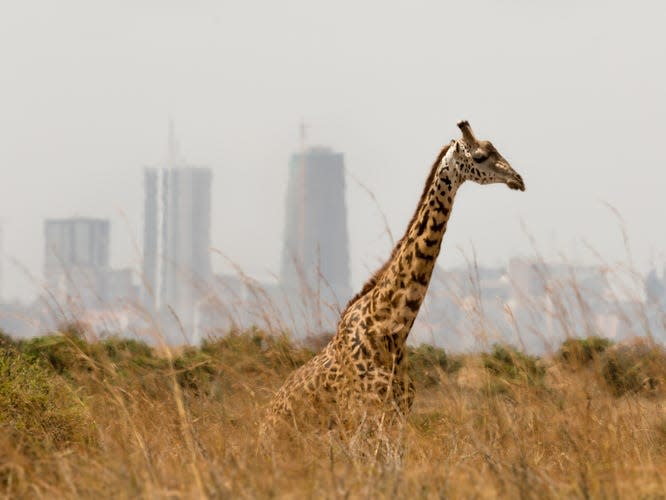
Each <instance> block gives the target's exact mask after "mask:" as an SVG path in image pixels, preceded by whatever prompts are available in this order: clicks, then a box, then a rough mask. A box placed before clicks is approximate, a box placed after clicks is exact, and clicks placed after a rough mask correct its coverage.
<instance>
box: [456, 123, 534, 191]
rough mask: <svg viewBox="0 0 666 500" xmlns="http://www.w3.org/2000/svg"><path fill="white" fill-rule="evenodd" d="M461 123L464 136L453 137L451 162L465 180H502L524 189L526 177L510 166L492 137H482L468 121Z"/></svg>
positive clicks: (487, 182) (497, 181) (489, 182)
mask: <svg viewBox="0 0 666 500" xmlns="http://www.w3.org/2000/svg"><path fill="white" fill-rule="evenodd" d="M458 127H459V128H460V130H461V131H462V139H460V140H457V141H454V144H452V146H451V149H452V150H453V151H452V154H453V157H454V161H453V162H452V164H453V165H455V168H457V169H458V170H459V174H460V175H461V177H462V179H463V180H471V181H474V182H478V183H479V184H496V183H502V184H506V185H507V186H509V187H510V188H511V189H520V190H521V191H525V183H524V182H523V178H522V177H521V176H520V175H519V174H518V173H517V172H516V171H515V170H514V169H513V168H511V165H509V162H508V161H506V160H505V159H504V157H503V156H502V155H501V154H499V152H498V151H497V149H495V146H493V145H492V144H491V143H490V142H489V141H479V140H478V139H477V138H476V137H475V136H474V133H473V132H472V128H471V127H470V126H469V123H468V122H467V121H462V122H459V123H458Z"/></svg>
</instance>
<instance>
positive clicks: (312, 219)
mask: <svg viewBox="0 0 666 500" xmlns="http://www.w3.org/2000/svg"><path fill="white" fill-rule="evenodd" d="M288 182H289V183H288V186H287V203H286V224H285V237H284V247H283V251H282V263H281V270H280V279H281V282H282V284H283V285H284V286H285V287H286V288H288V289H291V290H298V291H299V293H310V294H315V295H317V296H318V297H320V298H321V299H322V300H324V301H327V302H337V303H338V304H341V303H344V302H345V301H346V300H347V299H348V298H349V296H350V295H351V288H350V284H349V242H348V235H347V208H346V205H345V172H344V159H343V155H342V153H336V152H334V151H332V150H331V149H329V148H325V147H312V148H308V149H304V150H303V151H301V152H300V153H297V154H294V155H293V156H292V158H291V161H290V164H289V181H288Z"/></svg>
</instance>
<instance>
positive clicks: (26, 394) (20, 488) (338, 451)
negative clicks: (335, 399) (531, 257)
mask: <svg viewBox="0 0 666 500" xmlns="http://www.w3.org/2000/svg"><path fill="white" fill-rule="evenodd" d="M79 333H80V332H78V331H77V330H76V329H69V331H65V332H64V333H60V334H58V335H52V336H48V337H41V338H37V339H32V340H29V341H21V342H17V341H14V340H12V339H10V338H7V337H3V340H2V342H0V344H1V347H0V351H1V353H2V354H1V357H0V359H1V360H2V361H1V362H0V394H1V395H0V494H1V495H3V496H5V497H7V498H56V497H57V498H77V497H96V498H100V497H102V498H109V497H114V498H202V497H210V498H219V497H224V498H226V497H239V498H257V497H259V498H264V497H287V498H295V497H298V498H301V497H325V498H337V497H344V498H357V497H364V498H368V497H370V498H413V497H422V498H435V497H456V498H461V497H463V498H468V497H479V498H491V497H497V496H501V497H509V498H515V497H524V498H555V497H558V498H559V497H585V498H592V497H595V498H601V497H625V498H639V497H642V498H660V497H663V495H664V492H665V491H666V484H664V482H665V481H666V479H664V478H666V395H665V394H664V392H665V391H664V388H665V387H666V384H665V383H664V382H665V380H664V377H665V375H666V354H665V353H664V351H663V350H662V349H661V348H659V347H656V346H654V345H652V344H649V343H641V344H637V346H638V347H635V346H634V347H630V348H629V347H617V346H612V347H609V346H608V345H601V344H603V342H602V343H600V342H597V341H595V340H594V339H593V340H591V341H588V342H587V343H582V342H577V341H572V342H569V344H568V345H567V346H566V347H565V348H563V349H562V350H561V351H560V352H558V353H557V354H556V355H553V356H549V357H545V358H536V357H532V356H528V355H525V354H522V353H521V352H520V351H518V350H515V349H513V348H511V347H508V346H497V347H495V348H494V349H493V350H491V351H490V352H489V353H487V354H485V355H471V354H470V355H464V356H453V357H452V356H447V355H446V353H444V352H443V351H442V350H440V349H434V348H430V347H422V348H419V349H413V350H412V351H411V352H410V356H411V360H412V369H411V375H412V376H413V377H414V379H415V382H416V386H417V396H416V401H415V405H414V408H413V411H412V412H411V414H410V415H409V417H408V418H407V419H406V421H405V422H403V423H402V425H401V426H400V429H399V432H397V433H394V434H393V435H392V442H391V446H392V451H393V452H394V453H393V455H392V456H388V455H387V454H382V455H381V456H379V455H373V454H372V452H368V450H370V451H371V450H372V449H373V447H372V445H373V443H361V446H360V445H359V442H358V439H357V441H356V442H354V441H353V440H350V439H347V438H348V437H349V436H342V435H340V434H339V433H336V431H335V430H330V431H321V432H318V433H308V434H298V433H294V434H293V435H291V436H289V438H288V439H285V440H284V441H281V442H277V443H275V445H274V446H272V447H270V448H269V449H262V448H261V446H260V443H259V438H258V428H259V423H260V421H261V419H262V417H263V411H264V410H263V409H264V407H265V405H266V404H267V402H268V401H269V399H270V397H271V395H272V394H273V392H274V391H275V389H277V387H278V386H279V385H280V384H281V382H282V381H283V380H284V378H285V377H286V376H287V375H288V373H289V372H290V371H291V370H292V369H294V367H296V366H299V365H300V364H302V363H304V362H305V361H306V360H307V359H309V357H310V356H312V354H313V351H312V350H310V349H307V348H305V347H299V346H296V345H294V344H292V343H291V342H290V341H289V340H288V339H287V338H284V337H273V336H269V335H266V334H264V333H262V332H261V331H258V330H254V331H248V332H243V333H232V334H230V335H228V336H227V337H225V338H223V339H220V340H216V341H210V342H205V343H204V344H203V345H202V346H201V347H200V348H184V349H180V350H178V351H177V352H170V353H169V354H168V355H167V354H166V353H164V352H158V351H156V350H154V349H152V348H150V347H148V346H146V345H145V344H142V343H140V342H136V341H127V340H122V339H118V338H113V337H111V338H106V339H100V340H98V341H95V342H86V341H84V340H82V338H81V336H80V335H79ZM588 344H591V345H593V346H595V347H594V348H589V346H588ZM648 358H649V363H645V362H644V360H646V359H648ZM609 366H610V367H613V368H612V370H614V372H613V373H614V375H612V376H611V375H609V374H608V373H609V370H610V368H609ZM622 376H625V377H628V378H627V380H632V381H636V380H638V381H639V382H638V383H634V384H633V385H631V384H624V382H622V380H623V379H621V378H618V377H622ZM623 384H624V385H623ZM356 438H360V439H363V436H356ZM380 438H381V436H377V435H375V436H366V439H367V440H372V439H375V440H377V439H380ZM364 444H365V445H369V446H362V445H364Z"/></svg>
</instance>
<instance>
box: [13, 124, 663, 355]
mask: <svg viewBox="0 0 666 500" xmlns="http://www.w3.org/2000/svg"><path fill="white" fill-rule="evenodd" d="M303 142H304V141H302V144H301V147H300V150H299V151H298V152H296V153H294V154H293V155H292V157H291V159H290V161H289V163H288V165H287V169H288V170H287V173H288V185H287V193H286V200H285V210H286V217H285V226H284V239H283V248H282V254H281V261H280V270H279V275H278V279H277V280H276V282H275V283H268V284H267V283H261V282H258V281H256V280H255V279H253V278H252V277H250V276H247V275H245V274H243V272H242V271H240V270H239V271H238V272H236V273H234V274H226V275H225V274H215V273H214V272H213V270H212V266H211V185H212V171H211V169H209V168H207V167H204V166H198V165H192V164H189V163H188V162H186V161H185V160H184V159H183V158H182V157H181V156H180V153H179V151H178V145H177V142H176V138H175V134H174V131H173V127H172V126H170V128H169V139H168V153H167V156H166V159H165V161H163V162H162V163H161V164H158V165H153V166H149V167H146V168H145V169H144V171H143V186H144V203H143V241H142V263H141V266H140V268H139V269H130V268H124V269H115V268H113V267H112V266H111V264H110V243H111V225H110V222H109V221H108V220H106V219H97V218H89V217H70V218H64V219H48V220H46V221H45V222H44V272H43V276H44V287H43V289H44V293H43V295H42V297H40V299H39V300H38V301H36V302H35V304H32V305H28V306H25V305H21V304H11V305H10V304H4V305H0V328H2V329H5V330H6V331H9V332H12V333H14V334H24V335H35V334H39V333H43V332H44V331H47V330H48V329H50V328H53V327H55V326H57V325H58V324H59V323H64V322H72V321H79V322H83V323H86V324H88V325H90V326H91V328H92V329H93V330H94V331H96V332H111V333H122V334H124V335H136V336H139V337H141V338H143V339H145V340H148V341H153V342H155V343H157V342H162V341H166V342H169V343H173V344H183V343H197V342H199V341H201V340H202V339H204V338H206V337H208V336H216V335H222V334H225V333H227V332H229V331H230V330H233V329H241V328H248V327H252V326H258V327H260V328H265V329H268V330H270V331H273V332H289V333H290V334H291V335H293V336H294V337H296V338H300V339H303V338H305V337H308V336H312V335H318V334H321V333H326V332H329V333H330V332H332V331H334V329H335V326H336V322H337V320H338V317H339V313H340V311H341V309H342V307H344V304H345V303H346V302H347V301H348V300H349V298H350V297H351V296H352V294H353V290H352V287H351V280H350V258H349V236H348V229H347V220H348V214H347V207H346V201H345V191H346V186H345V165H344V156H343V154H342V153H339V152H335V151H333V150H332V149H330V148H326V147H321V146H319V147H305V145H304V144H303ZM616 271H617V270H613V269H607V268H605V267H602V266H571V265H552V264H548V263H545V262H541V261H538V260H531V259H521V258H514V259H511V261H510V262H509V263H508V265H507V266H506V267H498V268H480V267H475V266H471V265H470V267H469V268H468V269H455V270H448V271H444V270H442V269H441V268H436V269H435V272H434V274H433V278H432V280H431V283H430V288H429V291H428V295H427V297H426V301H425V303H424V305H423V307H422V309H421V311H420V314H419V316H418V318H417V320H416V323H415V325H414V329H413V333H412V334H411V337H410V341H411V342H413V343H417V344H418V343H430V344H435V345H440V346H443V347H446V348H449V349H452V350H455V351H467V350H471V349H478V348H484V347H487V346H488V345H490V344H492V343H494V342H507V341H508V342H511V343H513V344H515V345H518V346H521V347H523V348H525V349H527V350H529V351H533V352H543V351H548V350H551V349H553V348H557V346H558V345H559V344H560V342H561V341H562V340H564V339H565V338H568V337H577V336H590V335H600V336H605V337H609V338H612V339H618V340H619V339H622V338H626V337H631V336H636V335H646V334H648V335H651V336H653V337H654V338H655V339H657V340H660V341H663V342H665V343H666V315H665V314H664V311H666V269H664V270H663V271H662V273H661V274H659V273H658V272H657V270H653V271H651V272H650V273H649V274H648V275H647V276H646V277H645V278H644V279H643V277H640V276H636V275H635V274H634V273H632V272H625V273H617V272H616ZM0 278H1V273H0Z"/></svg>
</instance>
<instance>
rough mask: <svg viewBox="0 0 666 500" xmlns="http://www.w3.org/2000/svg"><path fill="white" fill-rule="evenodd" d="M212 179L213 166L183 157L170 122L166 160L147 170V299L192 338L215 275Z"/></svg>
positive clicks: (148, 303)
mask: <svg viewBox="0 0 666 500" xmlns="http://www.w3.org/2000/svg"><path fill="white" fill-rule="evenodd" d="M211 181H212V172H211V170H210V169H209V168H205V167H198V166H193V165H189V164H187V163H186V161H185V160H183V159H182V157H181V156H180V154H179V152H178V145H177V143H176V138H175V134H174V130H173V124H172V123H170V124H169V141H168V155H167V159H166V161H165V162H164V164H163V165H160V166H157V167H149V168H146V169H145V170H144V190H145V198H144V241H143V248H144V251H143V276H144V282H145V293H144V297H145V303H146V304H147V305H148V306H149V307H150V308H151V309H152V310H153V311H156V312H160V313H164V317H165V318H168V317H169V316H172V314H171V312H173V313H174V314H175V315H176V316H177V318H178V322H179V323H180V325H181V326H182V327H183V330H184V333H185V335H186V336H188V337H189V338H188V340H192V338H191V335H192V332H193V330H194V317H195V315H194V309H195V307H196V305H197V302H198V301H199V299H200V298H201V296H202V295H203V294H204V293H205V291H206V290H207V287H208V286H209V284H210V282H211V277H212V273H211V265H210V252H209V249H210V188H211ZM172 331H173V330H172ZM174 335H175V334H169V336H170V337H171V338H170V340H173V341H182V340H185V339H182V337H180V338H177V337H174Z"/></svg>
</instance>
